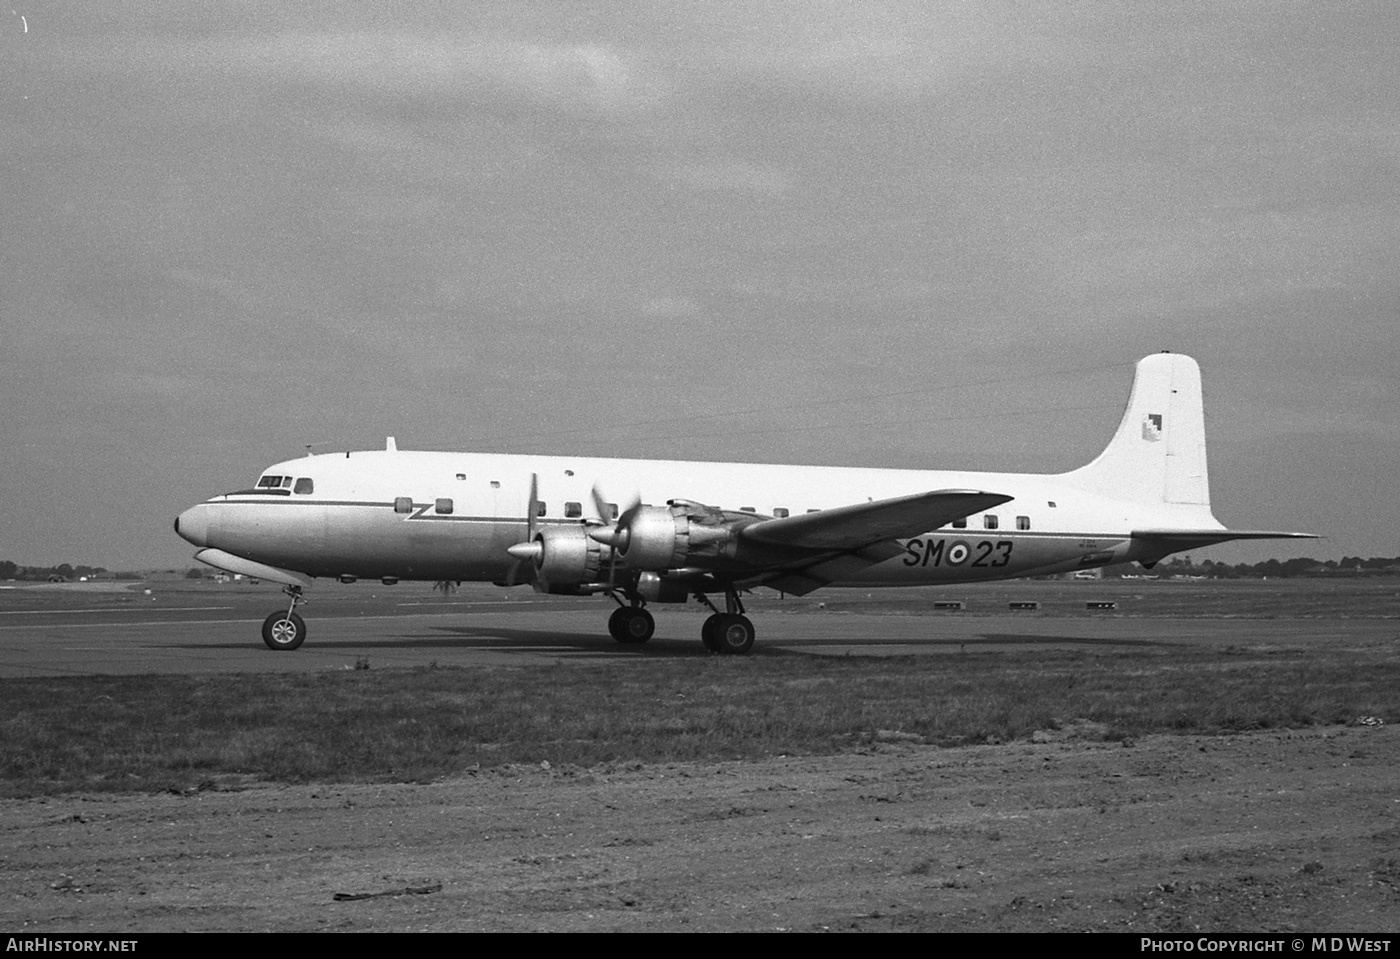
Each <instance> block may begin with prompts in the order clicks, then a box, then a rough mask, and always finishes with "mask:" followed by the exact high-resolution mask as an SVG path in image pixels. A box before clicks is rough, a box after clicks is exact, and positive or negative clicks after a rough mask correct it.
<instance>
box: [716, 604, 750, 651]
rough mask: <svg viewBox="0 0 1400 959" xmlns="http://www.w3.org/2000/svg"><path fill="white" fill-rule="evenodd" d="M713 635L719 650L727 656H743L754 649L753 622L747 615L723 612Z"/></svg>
mask: <svg viewBox="0 0 1400 959" xmlns="http://www.w3.org/2000/svg"><path fill="white" fill-rule="evenodd" d="M713 635H714V637H715V642H716V644H718V646H719V651H720V652H721V653H723V654H724V655H726V656H743V655H745V654H746V653H748V651H749V650H750V649H753V640H754V629H753V623H751V622H749V618H748V617H747V616H740V615H738V614H737V613H723V614H722V615H721V618H720V621H719V622H718V623H716V624H715V627H714V632H713Z"/></svg>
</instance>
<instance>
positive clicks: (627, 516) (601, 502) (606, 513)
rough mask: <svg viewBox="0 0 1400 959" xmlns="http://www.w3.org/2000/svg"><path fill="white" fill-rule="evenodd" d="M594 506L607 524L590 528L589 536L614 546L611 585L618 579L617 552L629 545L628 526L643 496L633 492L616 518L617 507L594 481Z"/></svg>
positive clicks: (610, 571)
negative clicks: (615, 510) (614, 513)
mask: <svg viewBox="0 0 1400 959" xmlns="http://www.w3.org/2000/svg"><path fill="white" fill-rule="evenodd" d="M593 506H594V507H595V508H596V509H597V510H598V518H599V519H601V520H602V521H603V522H604V523H605V524H607V525H604V526H600V527H597V528H595V529H590V530H589V531H588V538H589V539H591V540H593V541H594V542H596V543H602V544H603V545H604V546H609V547H611V548H612V557H611V559H610V560H609V562H608V585H609V586H611V585H612V584H613V583H615V582H616V581H617V554H618V552H619V551H620V550H622V549H625V548H626V546H627V533H628V526H629V525H630V524H631V522H632V520H634V519H635V518H636V516H637V512H638V511H639V510H640V509H641V508H642V497H641V495H640V494H637V493H634V494H632V501H631V502H630V503H628V505H627V508H626V509H625V510H623V511H622V513H621V514H620V515H619V516H617V517H616V518H615V519H614V518H613V515H612V512H613V509H614V508H615V507H614V506H613V504H611V503H609V502H608V500H607V497H605V496H604V495H603V490H602V487H600V486H599V485H598V484H597V483H594V484H593Z"/></svg>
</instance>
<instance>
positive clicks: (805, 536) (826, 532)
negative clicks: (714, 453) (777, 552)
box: [739, 489, 1015, 550]
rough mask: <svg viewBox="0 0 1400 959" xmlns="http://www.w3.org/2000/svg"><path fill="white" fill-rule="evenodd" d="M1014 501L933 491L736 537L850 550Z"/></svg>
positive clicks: (774, 523) (751, 529) (794, 519)
mask: <svg viewBox="0 0 1400 959" xmlns="http://www.w3.org/2000/svg"><path fill="white" fill-rule="evenodd" d="M1014 498H1015V497H1012V496H1007V495H1006V494H1004V493H987V492H983V491H981V490H968V489H940V490H933V491H931V492H928V493H914V494H912V495H910V496H896V497H894V498H893V499H882V500H875V501H873V502H869V503H856V504H854V505H851V506H838V507H836V508H835V509H824V510H820V511H818V512H815V513H804V514H802V515H801V516H788V517H785V518H783V519H774V520H767V521H765V522H762V523H754V524H753V525H752V526H746V527H744V528H743V529H741V530H739V538H740V539H744V540H750V541H752V542H755V543H763V544H764V545H767V546H787V547H791V548H796V549H812V550H854V549H860V548H861V547H863V546H869V545H871V544H872V543H878V542H880V541H881V540H887V539H899V538H901V537H905V536H917V535H918V534H920V533H927V532H928V531H929V530H933V529H938V528H939V527H940V526H945V525H947V524H948V523H951V522H952V521H953V520H955V519H962V518H963V517H964V516H968V515H970V514H972V513H976V512H979V511H981V510H985V509H991V508H992V507H993V506H999V505H1001V504H1002V503H1006V502H1009V501H1010V500H1012V499H1014Z"/></svg>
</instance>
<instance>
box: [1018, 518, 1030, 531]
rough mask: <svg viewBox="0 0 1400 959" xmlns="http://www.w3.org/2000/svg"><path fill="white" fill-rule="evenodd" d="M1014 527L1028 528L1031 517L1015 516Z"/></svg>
mask: <svg viewBox="0 0 1400 959" xmlns="http://www.w3.org/2000/svg"><path fill="white" fill-rule="evenodd" d="M1016 528H1017V529H1030V528H1031V518H1030V517H1029V516H1018V517H1016Z"/></svg>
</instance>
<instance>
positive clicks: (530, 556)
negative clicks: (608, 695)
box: [175, 353, 1311, 653]
mask: <svg viewBox="0 0 1400 959" xmlns="http://www.w3.org/2000/svg"><path fill="white" fill-rule="evenodd" d="M386 447H387V448H386V449H383V450H373V451H362V452H347V453H328V454H319V455H314V456H306V457H303V458H300V459H294V460H288V461H286V462H284V463H278V464H276V465H274V466H271V467H269V468H268V469H267V470H266V471H264V473H263V475H262V477H261V478H260V479H259V480H258V481H257V483H256V485H255V486H254V487H253V488H252V489H246V490H239V491H238V492H235V493H226V494H224V495H222V496H216V497H214V498H213V499H211V500H208V501H207V502H204V503H201V504H199V505H198V506H193V507H191V508H190V509H188V510H186V511H185V512H183V513H181V514H180V517H179V519H177V520H176V521H175V531H176V532H177V533H179V534H180V536H182V537H183V538H184V539H186V540H188V541H189V542H191V543H193V544H194V545H196V546H199V547H201V549H200V551H199V552H198V553H196V554H195V558H196V559H198V560H199V561H201V562H203V563H207V564H208V565H210V566H213V567H216V568H218V569H222V570H225V571H228V572H232V573H241V574H244V575H247V576H253V577H259V578H261V579H266V580H269V581H272V582H275V583H280V584H282V585H283V588H284V591H285V592H286V593H287V594H288V595H289V596H290V597H291V603H290V605H289V606H288V608H287V609H285V610H279V611H278V612H275V613H273V614H272V615H271V616H269V617H268V618H267V621H266V622H264V623H263V640H264V642H266V643H267V645H268V646H269V647H271V648H272V649H296V648H297V647H298V646H300V645H301V643H302V641H303V640H304V639H305V638H306V625H305V623H304V622H303V621H302V618H301V616H300V615H298V614H297V613H296V612H295V610H296V607H297V605H298V604H299V603H301V602H302V601H303V598H302V590H303V589H304V588H306V587H308V586H310V585H311V580H312V578H313V577H319V576H332V577H337V578H339V579H340V580H342V581H343V582H352V581H354V580H356V579H378V580H382V581H383V582H385V583H394V582H397V581H398V580H401V579H417V580H430V581H442V580H455V581H458V582H460V581H463V580H480V581H486V582H495V583H499V584H501V585H514V584H517V583H522V584H523V583H530V584H532V585H533V586H534V588H535V589H536V590H539V591H541V592H546V593H562V594H568V595H580V594H589V593H602V594H605V595H607V596H610V597H612V598H613V600H615V601H616V602H617V604H618V608H617V609H616V610H614V612H613V614H612V617H611V619H610V620H609V622H608V631H609V632H610V633H611V634H612V636H613V637H614V638H615V639H616V640H618V641H619V642H622V643H643V642H646V641H647V639H649V638H650V637H651V635H652V632H653V630H654V629H655V622H654V620H653V619H652V616H651V613H650V612H649V611H648V610H647V608H646V607H647V604H648V603H683V602H685V601H686V600H687V599H688V598H690V597H692V596H694V597H695V598H696V599H697V600H698V601H699V602H701V603H703V604H705V605H706V606H708V607H709V608H710V609H711V610H712V611H713V615H712V616H710V617H709V618H708V619H706V620H705V623H704V626H703V627H702V629H701V639H702V640H703V642H704V644H705V646H706V648H708V649H710V650H711V651H713V652H718V653H746V652H748V651H749V649H750V648H751V647H752V646H753V641H754V628H753V624H752V623H751V622H750V621H749V619H748V618H747V617H746V616H745V615H744V606H743V602H742V601H741V599H740V595H741V594H742V593H744V592H746V591H749V590H752V589H754V588H756V587H759V586H767V587H769V588H771V589H775V590H781V591H783V592H787V593H794V594H797V595H802V594H805V593H809V592H811V591H812V590H815V589H818V588H820V587H823V586H858V587H862V588H868V587H873V586H915V585H928V584H936V583H967V582H975V581H979V580H989V579H1010V578H1014V577H1018V576H1036V575H1042V574H1047V573H1060V572H1067V571H1071V570H1082V569H1091V568H1093V567H1097V566H1105V565H1107V564H1109V563H1122V562H1127V561H1132V560H1136V561H1137V562H1139V563H1141V564H1142V565H1143V566H1148V567H1150V566H1152V565H1153V564H1155V563H1156V562H1157V561H1158V560H1160V559H1162V558H1163V557H1165V556H1168V555H1170V554H1171V553H1175V552H1178V551H1180V550H1187V549H1195V548H1199V547H1202V546H1208V545H1210V544H1213V543H1223V542H1226V541H1228V540H1237V539H1283V538H1294V537H1299V538H1311V537H1309V534H1306V533H1279V532H1268V531H1259V530H1254V531H1240V530H1229V529H1226V528H1225V527H1224V526H1222V525H1221V524H1220V522H1219V521H1217V520H1216V518H1215V517H1214V516H1213V515H1212V514H1211V510H1210V489H1209V484H1208V481H1207V476H1206V444H1205V422H1204V414H1203V411H1202V403H1201V373H1200V367H1198V366H1197V365H1196V361H1195V360H1193V359H1191V358H1190V357H1188V356H1183V355H1180V354H1172V353H1159V354H1156V355H1153V356H1149V357H1147V358H1145V359H1143V360H1141V361H1140V362H1139V363H1138V364H1137V375H1136V378H1135V379H1134V381H1133V391H1132V395H1131V396H1130V397H1129V399H1128V409H1127V411H1126V412H1125V413H1124V414H1123V420H1122V422H1121V423H1120V424H1119V426H1118V432H1117V433H1115V434H1114V437H1113V440H1112V441H1111V442H1110V443H1109V444H1108V447H1107V449H1105V450H1104V451H1103V453H1101V454H1100V455H1099V456H1098V458H1097V459H1095V460H1094V461H1093V462H1092V463H1090V464H1089V465H1087V466H1084V467H1081V468H1079V469H1077V470H1073V471H1071V472H1068V473H1057V474H1040V473H972V472H951V471H945V470H892V469H865V468H848V467H829V466H780V465H769V464H754V463H702V462H677V461H667V460H623V459H599V458H592V457H583V456H528V455H527V456H515V455H499V454H490V453H428V452H409V451H406V450H398V449H396V448H395V444H394V441H393V439H392V438H390V440H389V442H388V443H387V444H386ZM609 493H611V494H613V495H618V496H619V498H620V499H623V500H624V501H625V505H623V506H622V507H621V508H620V509H619V507H618V505H617V504H616V503H615V502H609V501H608V499H607V494H609ZM620 494H625V495H620ZM711 596H722V597H723V601H724V611H723V612H721V611H720V610H719V609H718V608H717V607H716V606H715V605H714V603H713V602H712V601H711V599H710V597H711Z"/></svg>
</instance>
